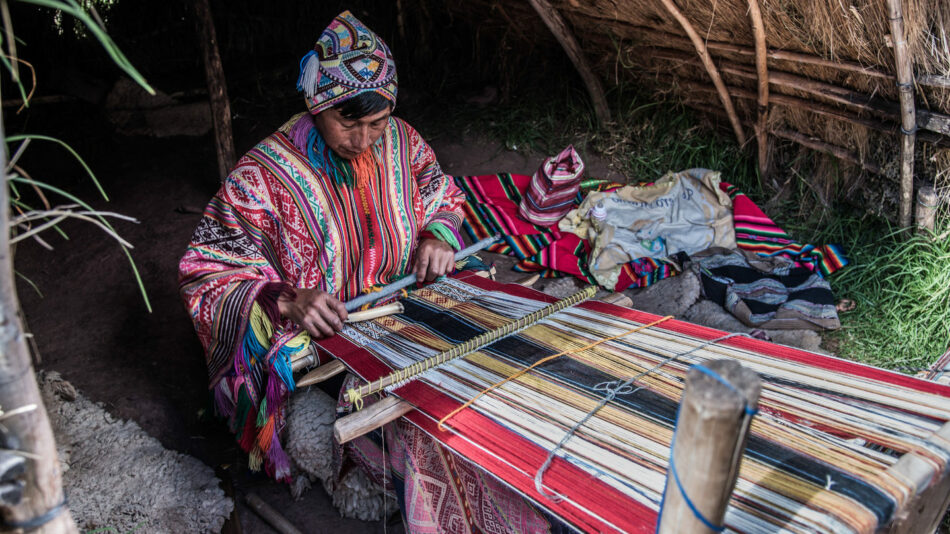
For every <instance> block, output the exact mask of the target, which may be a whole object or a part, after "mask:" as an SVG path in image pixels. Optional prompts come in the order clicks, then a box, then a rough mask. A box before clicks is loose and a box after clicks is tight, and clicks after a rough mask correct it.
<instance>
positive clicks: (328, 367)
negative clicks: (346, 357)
mask: <svg viewBox="0 0 950 534" xmlns="http://www.w3.org/2000/svg"><path fill="white" fill-rule="evenodd" d="M343 371H346V366H345V365H343V362H341V361H340V360H333V361H332V362H329V363H327V364H325V365H321V366H320V367H317V368H316V369H314V370H313V371H310V372H309V373H307V374H305V375H303V376H302V377H300V380H297V383H296V387H298V388H302V387H306V386H312V385H313V384H319V383H320V382H323V381H325V380H329V379H330V378H333V377H334V376H336V375H338V374H340V373H342V372H343Z"/></svg>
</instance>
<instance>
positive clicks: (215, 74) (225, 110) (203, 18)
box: [194, 0, 236, 180]
mask: <svg viewBox="0 0 950 534" xmlns="http://www.w3.org/2000/svg"><path fill="white" fill-rule="evenodd" d="M194 6H195V22H196V24H197V27H198V44H199V46H201V55H202V57H203V58H204V65H205V78H206V79H207V81H208V95H209V96H210V97H211V119H212V122H213V123H214V148H215V152H216V153H217V156H218V178H219V179H221V180H224V178H225V177H226V176H227V175H228V172H229V171H230V170H231V167H232V166H234V163H235V161H236V160H235V157H234V135H233V134H232V133H231V103H230V101H229V100H228V86H227V83H226V82H225V78H224V68H223V67H222V66H221V55H220V54H219V53H218V38H217V36H216V35H215V31H214V19H212V18H211V5H210V4H209V0H195V2H194Z"/></svg>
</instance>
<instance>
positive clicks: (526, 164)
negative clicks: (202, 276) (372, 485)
mask: <svg viewBox="0 0 950 534" xmlns="http://www.w3.org/2000/svg"><path fill="white" fill-rule="evenodd" d="M43 116H45V115H43ZM236 116H237V117H236V119H235V123H234V127H235V138H236V143H235V144H236V148H237V150H238V152H239V153H240V152H242V151H244V150H246V149H248V148H250V146H252V144H253V143H254V142H256V141H257V140H259V139H260V138H262V137H263V136H265V135H267V134H269V133H270V132H271V131H272V130H273V129H276V128H277V127H278V126H279V125H280V124H281V123H282V121H283V120H284V119H285V118H286V117H289V114H288V115H287V116H286V117H285V116H280V115H279V114H274V113H270V114H269V115H268V116H265V117H260V116H258V117H253V116H251V115H250V114H243V112H242V111H241V110H240V108H239V109H238V111H237V112H236ZM403 116H404V117H405V118H406V119H407V120H409V122H410V123H411V122H412V117H411V114H407V115H403ZM30 120H31V121H32V123H30V124H27V125H26V128H24V129H25V130H27V131H30V132H37V133H39V132H43V133H48V134H52V135H62V136H64V137H65V138H66V139H67V141H70V143H71V144H73V146H74V147H75V148H76V149H77V151H78V152H79V153H80V154H81V155H82V156H83V157H84V158H86V160H87V163H89V165H90V167H92V168H93V169H94V171H95V173H96V175H97V176H98V177H99V179H100V181H101V182H102V183H103V186H104V187H105V189H106V191H107V192H108V194H109V196H110V197H111V202H104V201H102V200H101V199H99V200H96V193H95V190H94V189H92V188H91V186H89V184H88V181H87V180H86V178H85V177H84V176H82V171H81V168H80V167H79V166H78V165H77V164H76V163H74V162H73V161H72V160H70V158H69V157H68V156H67V155H66V153H65V152H63V151H62V150H61V149H59V148H57V147H51V146H49V145H44V146H40V145H39V144H34V146H32V147H31V148H30V150H29V153H28V154H27V156H25V158H24V160H23V162H22V165H23V166H24V168H25V169H27V170H28V171H29V172H30V173H31V175H33V176H34V177H35V178H37V179H42V180H46V181H49V182H50V183H53V184H55V185H57V186H59V187H62V188H64V189H67V190H69V191H72V192H74V193H75V194H77V196H79V197H81V198H83V199H84V200H87V201H90V203H91V204H92V205H93V206H94V207H96V208H98V209H103V210H109V211H115V212H118V213H123V214H128V215H131V216H134V217H136V218H137V219H138V220H139V221H140V223H139V224H131V223H124V222H120V223H117V224H116V227H117V229H118V230H119V232H120V234H121V235H122V236H123V237H124V238H125V239H127V240H128V241H130V242H131V243H133V244H134V246H135V249H134V250H133V251H132V254H133V257H134V259H135V262H136V264H137V265H138V267H139V270H140V272H141V275H142V279H143V281H144V284H145V287H146V289H147V291H148V296H149V300H150V302H151V305H152V308H153V309H152V312H151V313H149V312H148V310H147V309H146V306H145V304H144V302H143V300H142V297H141V296H140V294H139V291H138V289H137V286H136V283H135V280H134V278H133V276H132V273H131V271H130V269H129V265H128V263H127V261H126V260H125V258H124V256H123V254H122V252H121V249H120V248H119V247H118V245H117V244H116V243H115V242H113V241H111V240H110V239H109V238H108V237H107V236H106V235H104V234H103V233H102V232H101V231H99V230H97V229H96V228H95V227H93V226H92V225H89V224H84V223H75V222H73V223H68V224H66V225H65V226H64V228H65V230H66V232H67V233H68V235H69V240H64V239H62V238H61V237H59V236H57V235H55V234H53V233H48V234H47V235H46V240H47V241H48V242H49V243H50V244H51V245H52V246H53V247H54V250H52V251H49V250H46V249H44V248H42V247H41V246H39V245H38V244H37V243H35V242H33V241H30V242H24V243H22V244H21V245H20V246H19V247H18V248H17V250H16V252H15V255H16V256H15V257H16V270H17V272H18V273H21V274H22V275H23V276H24V277H27V278H29V280H31V281H32V283H33V284H35V285H36V287H37V288H38V289H39V290H40V291H41V292H42V293H43V296H40V295H39V294H38V293H37V291H35V290H34V288H33V287H31V285H30V284H29V283H27V282H26V281H25V280H24V279H23V278H20V279H19V280H18V287H17V290H18V294H19V298H20V301H21V304H22V308H23V311H24V312H25V316H26V321H27V323H28V328H29V329H30V331H31V332H32V333H33V334H34V340H35V342H36V346H37V348H38V355H39V356H38V357H39V362H38V364H37V367H38V368H40V369H48V370H55V371H59V372H60V373H61V374H62V375H63V377H64V378H65V379H67V380H69V381H70V382H72V383H73V384H74V385H75V386H76V387H77V388H78V389H79V390H81V391H82V392H83V393H84V394H85V395H86V396H87V397H88V398H90V399H91V400H93V401H96V402H101V403H103V404H104V405H105V406H106V408H107V410H108V411H109V412H110V413H111V414H113V415H114V416H117V417H121V418H124V419H131V420H133V421H135V422H136V423H138V424H139V425H140V426H141V427H142V428H143V429H145V431H146V432H148V433H149V434H150V435H152V436H154V437H155V438H157V439H159V440H160V441H161V443H162V444H163V445H164V446H165V447H167V448H170V449H174V450H178V451H181V452H184V453H187V454H191V455H193V456H195V457H197V458H199V459H200V460H202V461H204V462H205V463H207V464H208V465H210V466H212V467H213V468H215V469H216V471H217V473H218V476H219V477H220V478H221V479H222V480H223V483H224V484H225V485H226V486H232V487H233V491H234V492H235V502H236V505H237V518H238V519H239V522H240V525H236V524H233V523H234V521H231V522H230V523H231V524H229V525H226V526H225V532H242V531H243V532H254V533H257V532H271V530H270V528H269V527H268V526H266V524H264V523H263V522H262V521H261V520H260V519H259V518H258V517H257V516H256V515H255V514H254V513H253V512H251V511H250V510H249V509H248V508H247V507H246V506H245V505H244V504H243V500H242V496H243V495H245V494H246V493H248V492H254V493H256V494H258V495H259V496H260V497H262V498H263V499H264V500H265V501H266V502H268V503H270V504H271V505H272V506H273V507H274V508H276V509H277V510H279V511H281V512H282V513H283V514H284V515H285V516H286V517H287V518H288V519H289V520H290V521H291V522H293V523H294V524H296V525H297V526H298V527H299V528H300V529H301V530H303V531H306V532H334V533H347V532H353V533H356V532H387V531H388V532H396V531H401V525H400V524H399V521H398V517H397V518H396V520H395V522H390V524H389V525H383V524H382V523H379V522H377V523H365V522H361V521H356V520H345V519H341V518H340V517H339V516H338V514H337V513H336V511H335V510H334V509H333V508H332V506H331V505H330V504H329V503H328V497H327V496H326V494H325V492H324V491H323V490H322V488H319V487H317V488H314V489H312V490H311V491H309V492H308V493H307V494H305V496H304V498H303V499H302V500H300V501H293V500H292V499H291V498H290V495H289V492H288V490H287V488H286V487H285V486H284V485H282V484H278V483H275V482H272V481H270V480H268V479H266V478H265V477H263V476H261V475H257V474H253V473H250V472H248V470H247V468H246V457H245V456H244V455H243V454H242V453H241V452H240V451H239V450H238V449H237V447H236V445H235V444H234V441H233V438H232V436H231V435H230V433H229V432H228V431H227V429H226V427H225V425H224V424H223V423H222V422H221V421H218V420H216V419H215V418H214V417H213V416H212V415H211V414H210V412H211V399H210V396H209V394H208V390H207V375H206V370H205V365H204V356H203V354H202V350H201V347H200V345H199V343H198V340H197V338H196V336H195V335H194V332H193V330H192V326H191V323H190V321H189V319H188V317H187V315H186V313H185V310H184V308H183V306H182V304H181V301H180V300H179V297H178V292H177V280H176V273H177V264H178V260H179V258H180V256H181V255H182V253H183V252H184V249H185V247H186V245H187V244H188V241H189V238H190V236H191V233H192V231H193V229H194V227H195V226H196V224H197V223H198V220H199V218H200V213H199V212H200V210H201V209H203V207H204V205H205V203H206V202H207V201H208V200H209V199H210V197H211V196H212V195H213V194H214V191H215V190H216V188H217V182H216V180H215V175H216V171H215V169H216V163H215V155H214V151H213V143H212V139H211V137H210V135H206V136H203V137H197V138H194V137H171V138H164V139H155V138H147V137H135V138H132V137H122V136H119V135H117V134H115V133H114V132H112V130H111V128H109V127H108V126H107V125H106V124H104V121H102V120H100V117H99V116H98V115H97V111H96V110H95V109H94V108H92V107H89V108H86V109H85V110H83V109H80V110H75V109H73V110H70V111H69V112H65V111H64V112H63V113H59V111H58V110H54V112H53V113H51V114H50V118H45V119H44V118H42V117H41V118H36V117H31V118H30ZM17 127H22V125H16V124H13V125H12V127H11V125H8V126H7V133H8V134H10V133H14V132H16V131H19V130H17V129H16V128H17ZM77 131H80V132H82V134H81V135H78V136H77V135H76V132H77ZM422 133H423V135H425V131H424V130H422ZM70 134H71V135H70ZM432 144H433V146H434V148H435V150H436V153H437V154H438V155H439V160H440V162H441V163H442V165H443V167H444V168H445V170H446V172H448V173H450V174H483V173H491V172H502V171H507V172H521V173H529V174H530V173H531V172H533V171H534V170H535V169H536V168H537V166H538V165H539V163H540V161H541V159H542V156H541V155H540V154H534V155H524V154H522V153H515V152H511V151H508V150H506V149H504V148H503V147H501V146H499V145H497V144H494V143H490V142H485V141H478V140H475V139H473V138H466V139H460V138H448V137H442V138H438V139H436V140H434V141H433V143H432ZM585 156H586V155H585ZM587 163H588V169H589V171H588V175H589V176H607V175H608V171H607V169H606V167H604V165H603V164H602V163H601V162H600V161H597V160H596V159H589V161H588V162H587Z"/></svg>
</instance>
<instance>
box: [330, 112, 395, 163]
mask: <svg viewBox="0 0 950 534" xmlns="http://www.w3.org/2000/svg"><path fill="white" fill-rule="evenodd" d="M390 113H392V111H391V108H387V109H384V110H382V111H380V112H379V113H374V114H372V115H367V116H365V117H363V118H360V119H347V118H345V117H343V116H342V115H340V112H339V111H338V110H336V109H333V108H330V109H328V110H326V111H322V112H320V113H318V114H317V115H316V116H315V117H314V118H313V120H314V123H316V125H317V130H319V131H320V135H322V136H323V140H324V141H326V143H327V146H328V147H330V149H331V150H333V151H334V152H336V155H338V156H340V157H341V158H343V159H353V158H355V157H356V156H359V155H360V154H362V153H363V152H364V151H365V150H366V149H367V148H369V147H370V146H371V145H372V144H373V143H375V142H376V141H377V140H378V139H379V138H380V137H381V136H382V135H383V130H385V129H386V125H387V124H389V115H390Z"/></svg>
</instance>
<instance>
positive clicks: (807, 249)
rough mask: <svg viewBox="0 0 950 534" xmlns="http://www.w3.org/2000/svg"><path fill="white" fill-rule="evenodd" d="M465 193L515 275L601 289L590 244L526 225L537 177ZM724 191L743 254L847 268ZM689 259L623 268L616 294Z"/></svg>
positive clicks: (475, 182) (602, 185)
mask: <svg viewBox="0 0 950 534" xmlns="http://www.w3.org/2000/svg"><path fill="white" fill-rule="evenodd" d="M455 181H456V183H457V184H458V186H459V187H460V188H462V189H463V190H464V191H465V196H466V199H467V200H466V204H465V223H464V228H465V230H466V232H467V233H468V234H469V236H470V237H471V238H472V239H473V240H478V239H482V238H484V237H487V236H490V235H493V234H495V233H501V234H502V235H503V236H504V240H505V242H504V243H503V244H498V245H495V246H493V247H492V248H491V249H490V250H491V251H492V252H497V253H500V254H509V255H512V256H515V257H517V258H518V260H520V261H519V263H518V264H517V265H516V266H515V270H517V271H522V272H539V273H541V274H542V275H543V276H545V277H554V276H558V275H559V274H567V275H572V276H576V277H578V278H580V279H581V280H584V281H586V282H588V283H592V284H593V283H596V281H595V280H594V277H593V275H592V274H591V272H590V269H589V267H588V255H589V254H590V251H591V247H590V244H589V243H588V242H587V241H585V240H583V239H580V238H579V237H577V236H576V235H574V234H571V233H569V232H562V231H560V230H558V229H557V226H554V227H552V228H547V227H542V226H537V225H534V224H531V223H529V222H527V221H525V220H524V219H522V218H521V217H520V216H519V214H518V206H519V204H520V203H521V199H522V196H523V195H524V192H525V190H526V189H527V187H528V185H529V183H530V181H531V177H530V176H526V175H520V174H489V175H483V176H462V177H456V178H455ZM619 186H620V184H613V183H607V182H604V181H602V180H600V181H597V180H594V181H588V182H585V183H583V184H582V186H581V192H580V193H578V195H577V198H576V199H575V203H576V204H580V202H581V201H582V200H583V197H584V194H586V193H587V192H589V191H591V190H606V189H609V188H611V187H619ZM720 187H721V188H722V189H723V190H724V191H725V192H726V193H728V194H729V196H730V198H731V199H732V202H733V219H734V221H735V232H736V243H737V244H738V246H739V247H740V248H742V249H745V250H749V251H752V252H755V253H757V254H761V255H781V256H784V257H787V258H790V259H793V260H795V261H796V262H798V263H799V264H801V265H802V266H804V267H806V268H808V269H810V270H817V271H818V272H820V273H821V274H822V275H827V274H830V273H832V272H834V271H836V270H838V269H840V268H841V267H843V266H845V265H847V263H848V262H847V259H845V257H844V255H843V254H842V252H841V250H840V249H839V248H838V247H837V246H835V245H823V246H814V245H803V244H801V243H798V242H796V241H795V240H793V239H792V238H791V236H789V235H788V234H787V233H786V232H785V231H784V230H782V229H781V228H779V227H778V226H777V225H776V224H775V223H774V222H773V221H772V220H771V219H769V218H768V216H766V215H765V213H763V212H762V210H761V209H759V207H758V206H756V205H755V203H754V202H752V200H751V199H749V197H747V196H746V195H745V194H743V193H742V192H741V191H739V189H738V188H737V187H735V186H733V185H730V184H726V183H722V184H720ZM681 259H683V258H676V257H674V258H670V259H653V258H640V259H637V260H634V261H631V262H630V263H628V264H626V265H624V266H623V269H622V271H621V273H620V276H619V279H618V282H617V284H616V286H615V287H614V288H613V289H614V290H615V291H622V290H624V289H628V288H631V287H646V286H648V285H650V284H653V283H655V282H657V281H659V280H662V279H664V278H668V277H670V276H673V275H675V274H676V272H677V270H678V267H677V264H678V263H679V260H681Z"/></svg>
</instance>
